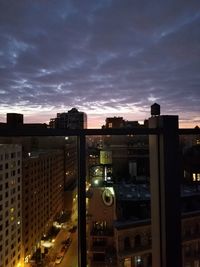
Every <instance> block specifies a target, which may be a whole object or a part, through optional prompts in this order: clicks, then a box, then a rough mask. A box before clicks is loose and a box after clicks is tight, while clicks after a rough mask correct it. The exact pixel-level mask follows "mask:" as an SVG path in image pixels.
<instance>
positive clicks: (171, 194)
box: [149, 116, 182, 267]
mask: <svg viewBox="0 0 200 267" xmlns="http://www.w3.org/2000/svg"><path fill="white" fill-rule="evenodd" d="M149 127H150V128H159V129H162V132H161V133H159V134H158V135H151V136H150V138H149V146H150V179H151V180H150V182H151V222H152V260H153V265H152V266H153V267H171V266H176V267H181V266H182V264H181V261H182V259H181V205H180V200H181V197H180V176H179V153H178V149H179V136H178V117H177V116H156V117H152V118H150V119H149Z"/></svg>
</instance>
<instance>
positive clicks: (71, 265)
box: [45, 229, 78, 267]
mask: <svg viewBox="0 0 200 267" xmlns="http://www.w3.org/2000/svg"><path fill="white" fill-rule="evenodd" d="M68 234H69V232H68V231H67V230H65V229H61V230H60V232H59V234H58V235H57V237H56V240H55V243H54V246H53V247H52V248H51V249H50V250H49V253H48V256H47V259H46V262H45V266H46V267H50V266H55V267H56V266H58V267H78V237H77V231H76V232H75V233H71V239H72V242H71V244H70V246H69V247H68V249H67V250H66V252H65V255H64V257H63V260H62V261H61V263H59V264H55V259H56V256H57V255H58V254H59V252H60V250H61V248H62V246H63V244H62V241H64V240H66V238H67V236H68Z"/></svg>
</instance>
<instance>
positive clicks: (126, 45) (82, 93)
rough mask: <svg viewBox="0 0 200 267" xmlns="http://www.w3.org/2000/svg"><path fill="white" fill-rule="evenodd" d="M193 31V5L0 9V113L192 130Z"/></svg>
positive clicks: (110, 3) (197, 81) (112, 3)
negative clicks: (153, 117) (156, 107)
mask: <svg viewBox="0 0 200 267" xmlns="http://www.w3.org/2000/svg"><path fill="white" fill-rule="evenodd" d="M199 28H200V2H199V1H197V0H191V1H187V0H177V1H174V0H168V1H162V2H161V1H158V0H152V1H148V0H140V1H138V0H137V1H136V0H124V1H120V0H101V1H97V0H85V1H81V0H71V1H68V0H59V1H56V0H40V1H39V0H34V1H33V0H19V1H16V0H1V1H0V96H1V97H0V103H1V105H0V112H1V113H4V112H8V111H9V110H13V111H18V112H19V110H20V111H21V112H22V113H23V112H24V113H26V114H27V116H29V117H30V116H34V114H36V115H37V116H38V112H39V111H41V112H42V111H43V114H44V113H45V116H46V117H45V119H46V118H47V112H48V111H49V118H50V117H52V116H55V113H57V112H58V111H60V112H62V111H66V110H67V109H70V108H71V107H73V106H76V107H78V108H79V109H81V110H83V111H86V112H87V113H88V114H89V116H91V118H92V117H93V118H100V116H102V115H103V116H104V117H106V116H110V115H119V116H124V117H128V118H131V119H140V120H141V119H144V118H145V117H148V116H149V106H150V105H151V104H152V103H153V102H155V101H157V102H159V103H160V104H161V105H162V110H163V113H169V114H174V113H176V114H180V117H181V120H182V121H183V122H186V121H194V123H197V122H198V121H199V112H200V110H199V103H198V102H199V96H200V93H199V92H200V91H199V87H200V75H199V71H200V45H199V44H200V31H199ZM13 96H14V97H13ZM31 114H32V115H31ZM37 118H38V117H37ZM41 119H42V120H43V119H44V117H41Z"/></svg>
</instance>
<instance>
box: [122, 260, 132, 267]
mask: <svg viewBox="0 0 200 267" xmlns="http://www.w3.org/2000/svg"><path fill="white" fill-rule="evenodd" d="M124 267H131V258H126V259H125V260H124Z"/></svg>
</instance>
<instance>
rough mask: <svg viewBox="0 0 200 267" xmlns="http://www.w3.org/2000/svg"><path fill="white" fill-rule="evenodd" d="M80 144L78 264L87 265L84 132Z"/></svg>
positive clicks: (81, 266)
mask: <svg viewBox="0 0 200 267" xmlns="http://www.w3.org/2000/svg"><path fill="white" fill-rule="evenodd" d="M78 145H79V146H78V147H79V154H78V155H79V159H78V170H79V171H78V266H79V267H86V265H87V247H86V245H87V244H86V190H85V182H86V136H85V135H84V133H81V134H80V135H79V136H78Z"/></svg>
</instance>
